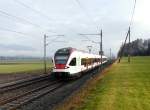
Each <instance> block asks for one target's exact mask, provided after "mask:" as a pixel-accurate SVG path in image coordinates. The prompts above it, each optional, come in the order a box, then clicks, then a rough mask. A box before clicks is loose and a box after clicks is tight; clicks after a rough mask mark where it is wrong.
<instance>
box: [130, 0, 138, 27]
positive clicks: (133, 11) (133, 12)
mask: <svg viewBox="0 0 150 110" xmlns="http://www.w3.org/2000/svg"><path fill="white" fill-rule="evenodd" d="M136 2H137V1H136V0H135V2H134V7H133V9H132V15H131V20H130V24H129V27H131V25H132V23H133V19H134V14H135V7H136Z"/></svg>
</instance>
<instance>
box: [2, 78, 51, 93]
mask: <svg viewBox="0 0 150 110" xmlns="http://www.w3.org/2000/svg"><path fill="white" fill-rule="evenodd" d="M49 77H50V76H42V77H38V78H32V79H30V80H25V81H24V80H23V81H20V82H18V83H14V84H10V85H6V86H3V87H0V94H2V93H4V92H7V91H10V90H14V89H18V88H21V87H26V86H28V85H31V84H32V83H36V82H40V81H43V80H45V79H48V78H49Z"/></svg>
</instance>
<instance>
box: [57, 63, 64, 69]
mask: <svg viewBox="0 0 150 110" xmlns="http://www.w3.org/2000/svg"><path fill="white" fill-rule="evenodd" d="M56 69H65V64H56Z"/></svg>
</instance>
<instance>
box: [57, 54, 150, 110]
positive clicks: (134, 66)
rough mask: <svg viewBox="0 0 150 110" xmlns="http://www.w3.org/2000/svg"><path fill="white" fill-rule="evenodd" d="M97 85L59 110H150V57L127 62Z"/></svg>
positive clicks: (87, 87)
mask: <svg viewBox="0 0 150 110" xmlns="http://www.w3.org/2000/svg"><path fill="white" fill-rule="evenodd" d="M95 80H97V81H95ZM94 81H95V82H96V83H95V84H91V83H89V84H88V86H86V87H84V88H83V89H84V90H81V91H80V92H79V93H78V94H76V95H75V96H73V98H72V99H71V101H68V102H67V103H66V104H65V103H64V105H63V106H61V107H60V109H59V108H58V110H69V109H73V110H150V57H132V58H131V63H130V64H129V63H128V62H127V58H123V59H122V60H121V63H119V64H118V63H115V64H113V65H112V66H111V67H110V68H109V70H108V71H106V73H105V72H104V73H103V77H102V78H99V79H94ZM89 86H90V87H89Z"/></svg>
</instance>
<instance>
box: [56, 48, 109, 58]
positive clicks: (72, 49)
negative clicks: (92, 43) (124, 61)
mask: <svg viewBox="0 0 150 110" xmlns="http://www.w3.org/2000/svg"><path fill="white" fill-rule="evenodd" d="M72 52H77V53H80V54H81V55H83V54H84V55H86V56H88V57H93V56H95V57H100V55H98V54H92V53H88V52H85V51H82V50H78V49H76V48H72V47H66V48H61V49H58V50H57V51H56V53H57V54H59V53H60V54H61V53H63V54H70V53H72ZM102 57H103V58H107V57H106V56H104V55H103V56H102Z"/></svg>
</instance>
